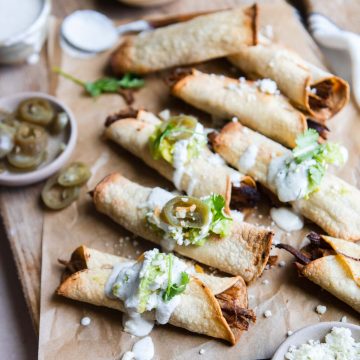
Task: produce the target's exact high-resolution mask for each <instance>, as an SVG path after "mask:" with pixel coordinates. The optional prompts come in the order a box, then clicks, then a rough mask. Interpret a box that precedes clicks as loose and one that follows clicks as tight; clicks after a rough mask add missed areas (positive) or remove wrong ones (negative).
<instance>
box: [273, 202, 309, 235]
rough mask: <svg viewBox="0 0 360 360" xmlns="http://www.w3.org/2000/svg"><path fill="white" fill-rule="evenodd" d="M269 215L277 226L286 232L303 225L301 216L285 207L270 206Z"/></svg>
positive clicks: (300, 227)
mask: <svg viewBox="0 0 360 360" xmlns="http://www.w3.org/2000/svg"><path fill="white" fill-rule="evenodd" d="M270 216H271V219H272V220H274V222H275V224H276V225H277V226H278V227H279V228H281V229H283V230H285V231H288V232H290V231H297V230H301V229H302V228H303V227H304V219H303V217H302V216H301V215H299V214H297V213H295V212H294V211H292V210H291V209H288V208H285V207H281V208H278V209H276V208H272V209H271V210H270Z"/></svg>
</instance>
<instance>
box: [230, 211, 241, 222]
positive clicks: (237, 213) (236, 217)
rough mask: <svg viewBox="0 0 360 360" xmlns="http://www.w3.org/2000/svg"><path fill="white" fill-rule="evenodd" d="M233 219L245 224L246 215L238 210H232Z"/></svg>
mask: <svg viewBox="0 0 360 360" xmlns="http://www.w3.org/2000/svg"><path fill="white" fill-rule="evenodd" d="M231 217H232V218H233V220H234V221H237V222H243V221H244V214H243V213H242V212H240V211H238V210H231Z"/></svg>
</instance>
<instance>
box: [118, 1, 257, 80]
mask: <svg viewBox="0 0 360 360" xmlns="http://www.w3.org/2000/svg"><path fill="white" fill-rule="evenodd" d="M256 42H257V6H256V5H254V6H252V7H249V8H238V9H232V10H228V11H220V12H216V13H212V14H208V15H202V16H198V17H196V18H194V19H192V20H189V21H186V22H181V23H178V24H173V25H169V26H166V27H163V28H159V29H156V30H153V31H149V32H145V33H141V34H139V35H137V36H132V37H127V38H126V39H125V41H124V42H123V43H122V44H121V45H120V46H119V48H118V49H117V50H116V51H115V52H114V53H113V54H112V57H111V65H112V68H113V71H114V72H115V73H125V72H132V73H136V74H145V73H150V72H154V71H158V70H162V69H166V68H170V67H173V66H179V65H186V64H194V63H199V62H203V61H206V60H210V59H215V58H219V57H223V56H227V55H230V54H234V53H235V52H237V50H238V49H239V47H240V46H241V45H255V44H256Z"/></svg>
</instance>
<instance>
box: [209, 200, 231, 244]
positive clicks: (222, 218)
mask: <svg viewBox="0 0 360 360" xmlns="http://www.w3.org/2000/svg"><path fill="white" fill-rule="evenodd" d="M204 201H205V202H206V204H207V205H208V206H209V208H210V211H211V212H212V221H211V224H210V231H212V232H213V233H215V234H218V235H220V236H221V237H224V236H226V235H227V234H228V233H229V230H230V229H229V227H230V224H231V223H232V218H231V217H228V216H226V214H225V213H224V209H225V199H224V197H223V196H221V195H218V194H211V195H210V196H209V197H207V198H206V199H205V200H204Z"/></svg>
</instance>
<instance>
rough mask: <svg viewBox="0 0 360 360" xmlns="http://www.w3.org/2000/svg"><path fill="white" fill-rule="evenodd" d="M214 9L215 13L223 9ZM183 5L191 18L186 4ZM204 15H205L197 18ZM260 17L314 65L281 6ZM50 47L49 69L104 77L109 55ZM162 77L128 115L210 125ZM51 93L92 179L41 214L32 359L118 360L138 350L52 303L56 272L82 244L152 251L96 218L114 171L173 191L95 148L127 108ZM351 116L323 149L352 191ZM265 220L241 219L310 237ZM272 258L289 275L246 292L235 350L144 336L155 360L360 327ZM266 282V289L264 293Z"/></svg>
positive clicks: (312, 53) (348, 112) (172, 334)
mask: <svg viewBox="0 0 360 360" xmlns="http://www.w3.org/2000/svg"><path fill="white" fill-rule="evenodd" d="M217 3H218V4H219V7H220V5H221V2H217ZM234 3H235V2H234ZM238 3H239V2H238ZM187 4H188V6H189V7H188V9H189V11H191V9H192V7H191V1H188V2H187ZM204 4H205V3H204ZM206 8H207V7H206V6H205V5H204V9H206ZM260 14H261V27H264V26H266V25H272V26H273V29H274V37H275V40H281V41H282V42H283V43H285V44H286V45H288V46H289V47H292V48H294V49H295V50H297V51H298V52H300V53H301V55H302V56H304V57H305V58H307V59H308V60H309V61H312V62H314V63H316V64H321V62H320V57H319V53H318V50H317V48H316V46H315V45H314V43H313V42H312V40H311V38H310V37H309V36H308V34H307V32H306V30H305V29H304V28H303V27H302V25H301V24H300V22H299V21H298V19H297V18H296V17H295V14H294V13H293V10H292V8H290V7H289V6H288V5H286V4H285V3H284V2H282V1H280V0H278V1H272V2H271V4H269V2H267V3H266V4H264V5H261V9H260ZM54 39H55V40H56V33H54V34H53V37H52V41H51V42H50V44H52V46H51V47H50V50H51V51H50V64H54V63H56V64H57V65H60V66H61V67H62V68H63V69H64V70H65V71H67V72H69V73H71V74H75V75H77V76H78V77H79V78H81V79H85V80H94V79H96V78H98V77H100V76H102V74H103V71H104V69H105V67H106V65H107V60H108V56H109V53H104V54H101V55H99V56H96V57H94V58H91V59H86V60H81V59H74V58H70V57H69V56H67V55H66V54H64V53H63V54H61V53H59V50H58V48H57V47H56V41H54ZM201 68H202V69H203V70H206V71H214V72H215V71H216V72H218V73H229V72H231V71H233V69H231V66H230V65H229V64H228V63H227V62H226V61H215V62H212V63H209V64H205V65H202V66H201ZM164 75H165V74H164V73H163V74H160V76H159V75H150V76H148V77H146V86H145V88H143V89H141V90H140V91H138V92H137V93H136V101H135V104H134V107H145V108H146V109H148V110H151V111H160V110H162V109H164V108H170V109H172V110H175V111H182V112H185V113H186V112H190V113H193V114H195V115H200V117H201V118H202V119H205V120H206V119H208V117H206V116H205V115H204V114H200V113H199V112H197V111H195V110H193V109H192V108H191V107H189V106H186V105H185V104H183V103H181V102H180V101H178V100H175V99H172V98H171V97H170V96H169V90H168V88H167V86H166V84H165V83H164V82H163V80H162V78H163V77H164ZM53 85H54V90H55V94H56V96H58V97H59V98H60V99H61V100H63V101H64V102H65V103H66V104H67V105H68V106H70V107H71V109H72V110H73V111H74V113H75V116H76V118H77V122H78V126H79V139H78V144H77V147H76V150H75V152H74V155H73V160H80V161H84V162H85V163H87V164H89V165H90V167H91V168H92V171H93V175H92V177H91V179H90V181H89V182H88V184H87V187H85V188H84V189H83V190H82V193H81V196H80V199H79V201H77V202H76V203H74V204H72V205H71V206H70V207H69V208H67V209H65V210H63V211H61V212H48V213H46V216H45V221H44V233H43V257H42V258H43V262H42V281H41V319H40V340H39V359H66V360H72V359H89V360H91V359H120V358H121V355H122V354H123V353H124V352H125V351H127V350H130V349H131V347H132V344H133V343H134V342H135V341H136V338H135V337H133V336H131V335H129V334H127V333H124V332H122V327H121V313H118V312H116V311H112V310H108V309H101V308H96V307H93V306H89V305H86V304H83V303H77V302H75V301H70V300H67V299H64V298H60V297H57V296H55V295H54V291H55V289H56V287H57V286H58V285H59V282H60V276H61V270H62V269H61V266H59V265H58V264H57V259H58V258H63V259H67V258H68V257H69V255H70V253H71V252H72V251H73V250H74V249H75V248H76V247H77V246H79V245H80V244H85V245H87V246H89V247H94V248H96V249H99V250H102V251H107V252H110V253H115V254H118V255H122V256H129V257H132V258H134V257H136V256H138V254H139V253H140V252H142V251H144V250H146V249H149V248H152V245H151V244H150V243H149V242H146V241H144V240H142V239H138V238H134V237H133V236H132V235H131V234H129V233H127V232H126V231H125V230H124V229H122V228H121V227H120V226H118V225H116V224H114V223H113V222H112V221H110V220H109V219H108V218H106V217H105V216H103V215H101V214H99V213H97V212H96V211H95V209H94V207H93V205H92V202H91V199H90V197H89V195H88V194H87V191H89V190H91V189H92V188H93V187H94V185H95V184H96V183H97V182H98V181H99V180H100V179H102V178H103V177H104V176H105V175H107V174H108V173H110V172H112V171H120V172H121V173H123V174H124V175H126V176H127V177H129V178H130V179H132V180H134V181H137V182H139V183H141V184H144V185H148V186H164V187H166V188H169V189H173V187H172V185H171V184H170V183H168V182H166V181H165V180H163V179H162V178H161V177H160V176H158V175H157V174H156V173H155V171H153V170H151V169H149V168H148V167H146V166H145V165H144V164H143V163H142V162H141V161H139V160H138V159H136V158H135V157H133V156H131V155H129V154H128V153H126V152H125V151H124V150H123V149H121V148H120V147H118V146H116V145H114V144H111V143H109V142H106V141H105V140H103V139H102V137H101V134H102V131H103V124H104V119H105V117H106V116H107V115H108V114H109V113H112V112H115V111H117V110H120V109H123V108H125V103H124V101H123V100H122V98H121V97H120V96H118V95H103V96H100V97H99V98H98V99H96V100H94V99H92V98H90V97H87V96H85V95H84V93H83V91H82V89H81V88H80V87H78V86H76V85H74V84H73V83H71V82H69V81H68V80H65V79H58V81H56V82H54V83H53ZM214 96H216V94H214ZM358 115H359V114H357V113H356V109H355V107H354V106H353V104H350V105H348V106H347V108H346V109H344V110H343V111H342V112H341V113H340V114H338V115H337V116H336V117H335V118H334V119H333V120H331V122H330V127H331V130H332V132H331V135H330V139H331V140H341V141H343V143H344V144H345V145H346V146H347V147H348V149H349V151H350V159H349V162H348V164H347V165H346V167H345V168H344V169H342V170H341V171H339V174H340V175H341V176H342V177H343V178H345V179H346V180H347V181H349V182H350V183H352V184H355V185H357V186H359V185H360V184H359V175H360V160H359V154H360V142H359V136H360V119H358ZM268 214H269V205H268V204H266V202H264V203H263V204H261V205H260V206H259V208H258V209H256V210H255V211H253V212H252V213H250V214H248V216H247V217H246V221H249V222H252V223H256V224H262V225H265V226H270V227H271V228H273V229H274V230H275V231H276V241H282V242H286V243H291V244H293V245H294V246H300V245H301V244H302V242H303V239H304V236H305V234H306V233H307V232H308V231H309V229H314V227H311V226H306V228H304V229H303V230H302V231H299V232H295V233H291V234H286V233H284V232H283V231H281V230H280V229H278V228H277V227H276V226H274V225H273V224H271V219H270V218H269V216H268ZM273 254H278V255H279V260H284V261H286V266H285V267H279V266H274V267H273V268H271V269H270V270H266V271H265V272H264V274H263V276H262V277H261V278H260V279H258V281H256V282H255V283H254V284H253V285H252V286H251V287H250V288H249V295H250V306H251V307H252V308H254V309H255V311H256V313H257V317H258V320H257V322H256V324H255V325H252V326H251V327H250V329H249V331H248V332H247V333H246V334H245V335H244V336H243V337H242V338H241V339H240V341H239V343H238V344H237V345H236V346H234V347H230V346H229V345H227V344H225V343H223V342H221V341H217V340H213V339H210V338H207V337H205V336H201V335H197V334H192V333H189V332H186V331H184V330H181V329H178V328H175V327H172V326H158V327H156V329H155V330H154V331H153V332H152V333H151V337H152V339H153V341H154V344H155V354H156V355H155V359H179V360H180V359H196V358H201V357H202V358H206V359H225V358H226V359H229V360H230V359H244V360H254V359H264V358H270V357H271V356H272V355H273V353H274V351H275V350H276V348H277V347H278V346H279V344H280V343H281V342H282V341H283V340H284V339H285V338H286V333H287V332H288V331H289V330H291V331H295V330H296V329H299V328H301V327H303V326H305V325H308V324H312V323H317V322H319V321H330V320H336V321H337V320H340V319H341V317H343V316H347V319H348V321H349V322H353V323H356V324H359V320H360V317H359V314H356V313H355V312H354V311H353V310H351V308H350V307H348V306H347V305H345V304H343V303H341V302H340V301H339V300H337V299H336V298H334V297H333V296H331V295H329V294H327V293H326V292H324V291H322V290H321V289H320V288H319V287H317V286H315V285H314V284H311V283H310V282H308V281H307V280H305V279H299V278H298V276H297V274H296V271H295V269H294V267H293V265H292V257H291V256H290V255H288V254H286V253H285V252H280V251H278V250H273ZM264 280H268V283H266V282H264ZM319 304H322V305H326V306H327V308H328V311H327V312H326V314H324V315H322V316H319V315H318V314H317V313H316V312H315V311H314V308H315V307H316V306H317V305H319ZM265 310H271V312H272V317H270V318H267V319H266V318H265V317H264V316H263V313H264V311H265ZM83 316H89V317H90V318H91V320H92V321H91V324H90V325H89V326H87V327H83V326H81V325H80V320H81V318H82V317H83ZM200 349H204V350H205V354H204V355H202V356H200V355H199V350H200Z"/></svg>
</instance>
